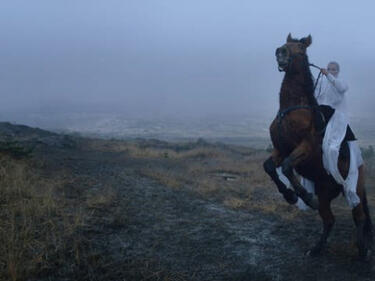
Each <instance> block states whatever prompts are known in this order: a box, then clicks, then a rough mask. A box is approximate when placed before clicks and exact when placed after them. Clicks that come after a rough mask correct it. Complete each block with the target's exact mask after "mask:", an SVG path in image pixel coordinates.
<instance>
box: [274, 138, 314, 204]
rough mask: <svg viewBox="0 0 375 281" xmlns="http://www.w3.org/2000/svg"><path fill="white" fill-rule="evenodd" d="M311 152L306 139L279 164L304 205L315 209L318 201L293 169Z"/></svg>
mask: <svg viewBox="0 0 375 281" xmlns="http://www.w3.org/2000/svg"><path fill="white" fill-rule="evenodd" d="M311 153H312V148H311V145H310V143H309V142H308V141H306V140H304V141H302V142H301V143H300V144H299V145H298V146H297V147H296V148H295V149H294V150H293V151H292V153H291V154H290V155H289V156H288V157H287V158H285V159H284V160H283V162H282V164H281V168H282V172H283V174H284V175H285V176H286V177H287V178H288V180H289V181H290V183H291V184H292V186H293V188H294V190H295V191H296V193H297V195H298V197H300V198H301V199H302V200H303V202H305V204H306V205H308V206H310V207H311V208H312V209H314V210H317V209H318V207H319V203H318V201H317V200H316V199H315V198H314V195H313V194H312V193H309V192H307V191H306V189H305V188H304V187H303V186H302V184H301V183H300V181H299V180H298V179H297V177H296V176H295V174H294V172H293V170H294V168H295V167H296V166H297V165H298V164H299V163H301V162H302V161H304V160H306V159H308V157H310V155H311Z"/></svg>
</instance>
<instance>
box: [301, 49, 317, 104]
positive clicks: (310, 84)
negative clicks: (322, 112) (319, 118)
mask: <svg viewBox="0 0 375 281" xmlns="http://www.w3.org/2000/svg"><path fill="white" fill-rule="evenodd" d="M302 63H303V69H304V73H303V75H304V77H303V78H304V79H303V80H304V81H305V84H304V88H305V89H306V92H307V98H308V101H309V104H310V105H312V106H318V102H317V101H316V98H315V95H314V90H315V89H314V80H313V76H312V74H311V71H310V63H309V58H308V57H307V55H305V56H304V58H303V62H302Z"/></svg>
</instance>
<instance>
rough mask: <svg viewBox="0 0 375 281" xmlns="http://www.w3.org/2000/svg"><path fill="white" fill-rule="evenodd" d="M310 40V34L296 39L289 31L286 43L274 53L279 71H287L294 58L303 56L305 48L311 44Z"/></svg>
mask: <svg viewBox="0 0 375 281" xmlns="http://www.w3.org/2000/svg"><path fill="white" fill-rule="evenodd" d="M311 41H312V39H311V35H309V36H307V37H305V38H302V39H300V40H298V39H294V38H292V36H291V35H290V33H289V35H288V38H287V39H286V43H285V44H284V45H283V46H281V47H280V48H277V49H276V53H275V54H276V60H277V64H278V66H279V71H285V72H287V71H288V69H290V66H291V64H293V61H294V60H295V59H297V58H299V57H301V58H303V57H305V56H306V49H307V47H308V46H310V45H311Z"/></svg>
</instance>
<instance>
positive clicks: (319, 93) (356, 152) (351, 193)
mask: <svg viewBox="0 0 375 281" xmlns="http://www.w3.org/2000/svg"><path fill="white" fill-rule="evenodd" d="M347 90H348V85H347V84H346V83H345V82H344V81H343V80H342V79H340V78H338V77H334V76H333V75H332V74H330V73H329V74H327V76H324V75H323V76H322V77H321V79H320V80H319V81H318V84H317V87H316V89H315V97H316V99H317V102H318V104H325V105H329V106H331V107H332V108H334V109H335V113H334V114H333V116H332V117H331V119H330V121H329V122H328V125H327V127H326V131H325V135H324V138H323V145H322V150H323V165H324V168H325V169H326V171H327V172H328V173H329V174H331V175H332V176H333V178H334V179H335V180H336V182H337V183H339V184H341V185H343V188H344V194H345V198H346V199H347V202H348V204H349V206H350V207H352V208H354V207H355V206H357V205H358V204H359V203H360V199H359V197H358V195H357V193H356V187H357V181H358V167H359V166H361V165H362V164H363V159H362V156H361V151H360V149H359V146H358V144H357V142H356V141H350V142H348V145H349V151H350V167H349V173H348V176H347V178H346V179H345V180H344V179H343V177H342V176H341V174H340V172H339V169H338V165H337V164H338V157H339V152H340V145H341V142H342V141H343V139H344V137H345V134H346V129H347V126H348V124H349V118H348V112H347V101H346V91H347ZM302 183H303V185H304V186H305V188H306V189H308V190H309V191H310V192H311V191H312V189H313V183H312V182H309V181H308V180H307V179H303V180H302Z"/></svg>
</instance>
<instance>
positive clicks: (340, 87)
mask: <svg viewBox="0 0 375 281" xmlns="http://www.w3.org/2000/svg"><path fill="white" fill-rule="evenodd" d="M326 76H327V79H328V81H329V82H331V83H332V85H333V86H334V87H335V88H336V89H337V91H338V92H339V93H340V94H344V93H345V92H346V91H347V90H348V85H347V84H346V83H345V82H344V81H343V80H341V79H339V78H336V77H334V76H333V75H332V74H331V73H328V74H327V75H326Z"/></svg>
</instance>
